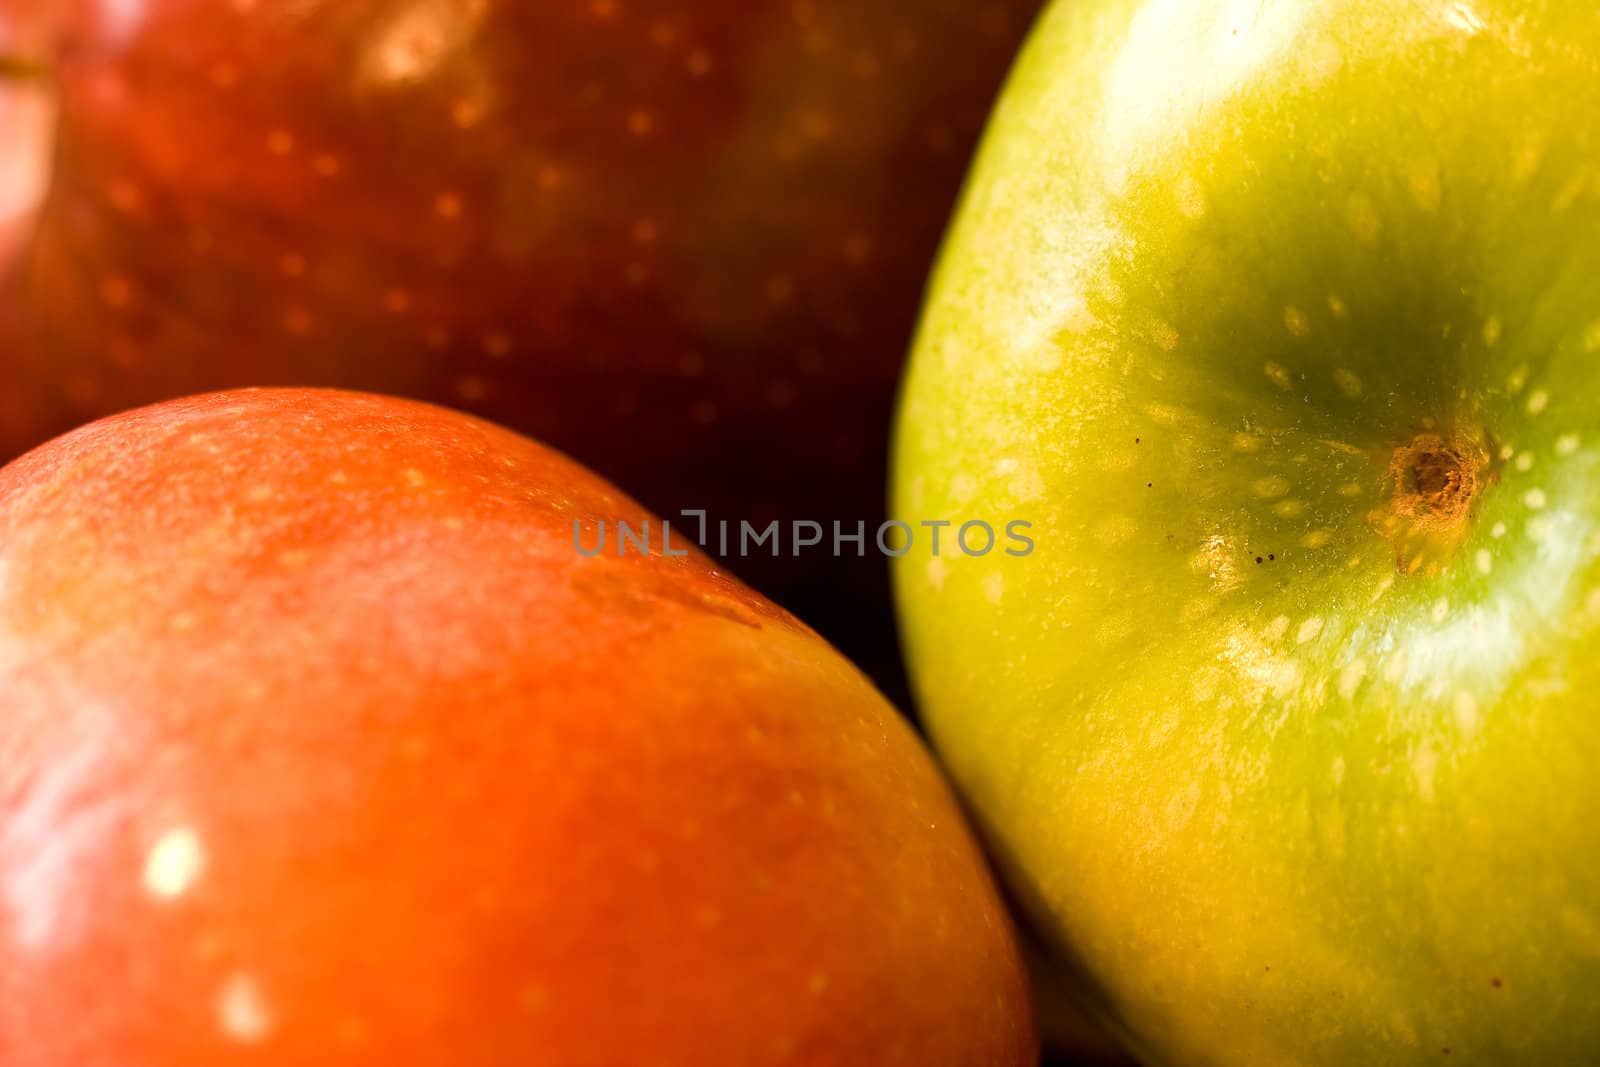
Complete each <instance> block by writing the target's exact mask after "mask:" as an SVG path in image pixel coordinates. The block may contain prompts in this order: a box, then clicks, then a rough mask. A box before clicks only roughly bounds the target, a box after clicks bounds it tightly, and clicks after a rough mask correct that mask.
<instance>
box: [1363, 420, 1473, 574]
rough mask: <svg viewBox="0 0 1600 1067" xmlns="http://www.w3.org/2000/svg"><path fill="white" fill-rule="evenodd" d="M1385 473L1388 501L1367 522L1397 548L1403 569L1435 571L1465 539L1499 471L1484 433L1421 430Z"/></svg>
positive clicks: (1396, 452) (1402, 447) (1396, 453)
mask: <svg viewBox="0 0 1600 1067" xmlns="http://www.w3.org/2000/svg"><path fill="white" fill-rule="evenodd" d="M1385 477H1386V480H1387V482H1388V484H1389V486H1390V493H1389V502H1388V505H1387V506H1386V507H1383V508H1379V509H1377V510H1375V511H1373V512H1372V513H1371V514H1369V515H1368V516H1367V522H1368V524H1369V525H1370V526H1371V527H1372V528H1373V530H1374V531H1375V532H1376V533H1377V534H1378V536H1379V537H1382V538H1383V539H1384V540H1386V541H1388V542H1390V543H1391V544H1393V545H1394V546H1395V565H1396V566H1397V567H1398V568H1399V570H1400V573H1402V574H1417V573H1428V574H1432V573H1435V572H1437V571H1438V570H1440V569H1441V568H1442V567H1443V566H1444V565H1445V564H1446V563H1448V562H1450V559H1451V557H1453V556H1454V555H1455V553H1456V550H1457V549H1458V548H1460V547H1461V543H1462V542H1463V541H1465V540H1466V537H1467V533H1468V531H1469V530H1470V529H1471V524H1472V514H1473V509H1474V508H1475V506H1476V505H1477V502H1478V499H1479V497H1480V496H1481V495H1482V493H1483V490H1484V489H1486V488H1487V487H1488V486H1489V485H1491V484H1493V482H1494V481H1495V478H1496V474H1495V472H1494V471H1493V470H1492V469H1491V467H1490V453H1489V450H1488V448H1487V447H1486V446H1485V444H1484V442H1483V440H1482V439H1481V438H1480V437H1475V436H1472V435H1470V434H1466V433H1456V434H1453V435H1451V436H1449V437H1445V436H1442V435H1440V434H1437V433H1420V434H1418V435H1417V436H1416V437H1414V438H1412V440H1411V441H1410V442H1408V443H1406V444H1404V445H1400V446H1397V447H1396V448H1395V450H1394V454H1393V456H1392V458H1391V459H1390V461H1389V467H1388V470H1387V472H1386V474H1385Z"/></svg>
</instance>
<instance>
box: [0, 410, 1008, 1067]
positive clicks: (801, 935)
mask: <svg viewBox="0 0 1600 1067" xmlns="http://www.w3.org/2000/svg"><path fill="white" fill-rule="evenodd" d="M602 518H603V519H605V520H606V521H608V522H610V521H613V520H615V519H617V518H628V519H630V520H631V521H633V522H635V523H637V522H638V521H639V520H641V519H642V518H644V514H643V512H642V509H640V508H639V507H638V506H637V505H635V504H633V503H632V502H631V501H630V500H628V499H627V498H626V497H624V496H623V495H622V494H621V493H619V492H617V491H616V490H614V489H612V488H611V487H610V486H609V485H607V484H606V483H604V482H601V481H600V480H599V479H597V478H595V477H594V476H592V475H590V474H588V473H587V472H585V471H584V470H583V469H581V468H579V467H578V466H576V465H575V464H573V463H572V462H570V461H569V460H567V459H565V458H563V457H560V456H558V455H557V454H555V453H553V452H551V451H548V450H546V449H545V448H543V447H542V446H539V445H536V444H534V443H532V442H531V441H528V440H526V439H524V438H521V437H518V436H515V435H513V434H511V433H509V432H507V431H505V430H501V429H499V428H497V427H494V426H491V425H489V424H487V423H483V422H479V421H477V420H474V419H470V418H468V417H466V416H462V415H458V414H456V413H453V412H449V411H446V410H443V409H440V408H435V407H431V406H424V405H420V404H415V403H412V402H406V401H396V400H389V399H384V398H378V397H372V396H365V395H357V394H346V393H334V392H316V391H303V390H289V391H263V392H239V393H231V394H221V395H212V396H207V397H203V398H199V399H194V400H184V401H179V402H174V403H169V404H166V405H163V406H160V407H156V408H153V409H146V410H141V411H136V412H134V413H131V414H127V415H123V416H119V417H116V418H113V419H110V420H107V421H105V422H101V423H98V424H95V425H92V426H90V427H88V428H86V429H84V430H81V431H78V432H75V433H73V434H71V435H69V436H67V437H65V438H62V439H60V440H57V441H55V442H53V443H51V444H50V445H48V446H46V447H44V448H42V449H40V450H38V451H35V452H33V453H31V454H30V455H28V456H26V457H24V458H23V459H21V460H19V461H17V462H16V463H14V464H12V465H11V466H10V467H8V468H6V469H4V470H3V471H0V546H3V547H0V960H3V961H4V966H3V967H0V1061H3V1062H4V1063H5V1064H6V1065H7V1067H190V1065H194V1067H201V1065H205V1067H214V1065H224V1064H235V1063H237V1064H262V1063H270V1064H272V1065H274V1067H311V1065H317V1067H321V1065H334V1064H338V1065H348V1067H364V1065H368V1064H371V1065H375V1067H376V1065H384V1067H390V1065H394V1064H407V1065H416V1067H434V1065H439V1067H479V1065H484V1067H488V1065H493V1067H501V1065H504V1067H520V1065H524V1064H533V1063H538V1064H557V1065H565V1064H573V1065H577V1064H584V1065H589V1064H594V1065H601V1064H618V1063H638V1062H654V1063H665V1064H683V1065H694V1064H728V1065H734V1064H750V1063H795V1064H835V1063H859V1064H863V1065H866V1064H880V1063H905V1064H924V1063H931V1064H971V1065H988V1064H995V1065H1013V1064H1015V1065H1023V1064H1027V1063H1029V1062H1030V1054H1031V1051H1032V1049H1031V1031H1030V1028H1029V1019H1028V1008H1027V999H1026V989H1025V985H1024V981H1023V977H1022V973H1021V969H1020V962H1019V959H1018V956H1017V953H1016V948H1015V945H1014V943H1013V941H1012V940H1011V934H1010V932H1009V927H1008V925H1007V919H1006V916H1005V914H1004V912H1003V910H1002V908H1001V905H1000V902H999V900H998V898H997V894H996V892H995V888H994V885H993V883H992V882H991V881H990V879H989V876H988V873H987V871H986V868H985V866H984V862H983V860H982V858H981V856H980V854H979V852H978V851H977V849H976V847H975V846H974V844H973V842H972V840H971V839H970V837H969V835H968V832H967V830H966V828H965V826H964V824H963V823H962V821H961V817H960V814H959V812H958V810H957V807H956V805H955V804H954V802H953V801H952V798H951V796H950V794H949V792H948V791H947V789H946V787H945V786H944V784H943V783H942V781H941V779H940V778H939V776H938V774H937V773H936V771H935V770H934V768H933V766H932V764H931V761H930V760H929V759H928V758H927V756H926V755H925V754H924V752H923V751H922V750H921V748H920V747H919V745H918V743H917V741H916V740H915V738H914V737H913V735H912V733H911V732H910V730H909V729H908V728H907V727H906V726H905V725H904V724H903V723H902V722H901V721H900V720H899V719H898V718H897V716H896V713H895V712H894V710H893V709H892V708H891V707H890V706H889V705H888V704H887V703H886V702H885V701H884V700H883V699H882V698H881V697H880V696H879V695H878V694H877V693H876V692H875V691H874V690H873V689H872V687H871V686H870V685H869V684H868V683H867V682H866V681H865V679H864V678H863V677H862V676H861V675H860V674H859V673H858V672H857V671H856V670H855V669H854V668H853V667H851V666H850V665H849V664H848V663H847V662H845V660H844V659H843V658H842V657H840V656H839V655H838V654H837V653H836V652H834V651H833V650H832V649H831V648H829V647H828V646H827V645H826V644H825V643H824V642H822V641H821V640H820V639H819V638H818V637H816V636H815V634H813V633H812V632H811V631H810V630H808V629H806V628H805V627H804V626H802V625H800V624H799V623H797V622H796V621H795V620H794V619H793V618H792V617H790V616H789V615H787V614H786V613H784V612H783V611H782V610H780V609H778V608H777V607H775V606H773V605H772V604H771V603H770V602H768V601H766V600H764V599H762V598H761V597H759V596H757V595H756V594H754V593H752V592H750V591H749V590H748V589H747V588H745V587H743V586H741V585H739V584H738V583H736V582H734V581H733V580H731V579H729V578H728V577H726V576H724V575H722V574H721V573H719V572H717V571H715V570H714V569H713V568H712V567H711V566H710V565H709V564H708V562H707V561H706V560H705V559H704V558H703V557H701V556H699V555H690V556H687V557H683V558H678V557H673V558H665V557H663V556H662V555H661V554H660V544H659V541H658V542H656V544H655V547H656V552H655V553H653V554H651V555H649V556H645V555H643V554H640V553H639V552H637V551H636V550H634V549H631V548H630V550H629V554H628V555H627V556H625V557H622V558H618V557H617V556H616V555H615V554H614V553H608V554H606V555H602V556H597V557H593V558H588V557H584V556H581V555H579V554H578V553H577V552H576V551H575V550H574V547H573V532H572V523H573V522H574V521H579V520H581V521H583V522H584V523H585V524H586V529H587V530H588V531H589V536H590V537H591V538H592V531H593V526H592V523H593V522H594V521H595V520H597V519H602ZM635 528H637V527H635ZM658 536H659V535H658ZM591 547H592V543H591Z"/></svg>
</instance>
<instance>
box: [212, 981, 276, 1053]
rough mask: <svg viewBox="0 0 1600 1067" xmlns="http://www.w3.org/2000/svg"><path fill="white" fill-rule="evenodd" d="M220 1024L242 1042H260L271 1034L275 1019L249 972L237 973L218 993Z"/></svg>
mask: <svg viewBox="0 0 1600 1067" xmlns="http://www.w3.org/2000/svg"><path fill="white" fill-rule="evenodd" d="M217 1026H218V1027H219V1028H220V1029H221V1030H222V1033H223V1034H224V1035H225V1036H226V1037H228V1038H229V1039H231V1040H233V1041H236V1042H238V1043H239V1044H241V1045H257V1044H260V1043H261V1042H262V1041H265V1040H266V1039H267V1038H268V1037H270V1036H271V1035H272V1031H273V1028H274V1026H275V1020H274V1019H273V1018H272V1011H271V1008H270V1006H269V1005H268V1004H267V1002H266V999H265V998H264V997H263V995H262V993H261V988H260V987H259V986H258V985H257V984H256V981H255V979H253V978H251V977H250V976H249V975H248V974H243V973H239V974H235V975H233V976H231V977H230V978H229V979H228V980H227V981H226V982H224V983H223V985H222V988H221V990H219V991H218V993H217Z"/></svg>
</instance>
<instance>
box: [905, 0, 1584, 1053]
mask: <svg viewBox="0 0 1600 1067" xmlns="http://www.w3.org/2000/svg"><path fill="white" fill-rule="evenodd" d="M1597 64H1600V16H1597V15H1596V14H1595V12H1594V10H1593V9H1592V8H1589V7H1578V6H1574V5H1560V4H1544V3H1528V2H1521V0H1468V2H1462V3H1450V4H1435V3H1420V2H1405V0H1328V2H1319V3H1303V4H1278V5H1248V4H1246V5H1241V4H1234V3H1224V2H1217V0H1211V2H1201V3H1187V4H1184V3H1176V2H1171V3H1169V2H1157V0H1143V2H1134V0H1095V2H1086V3H1074V2H1063V3H1059V4H1057V5H1055V7H1054V8H1053V9H1052V10H1051V11H1050V13H1049V14H1047V15H1046V16H1045V19H1044V21H1043V24H1042V26H1041V28H1040V30H1039V31H1038V34H1037V36H1036V38H1035V39H1034V40H1033V42H1032V44H1031V45H1030V47H1029V49H1028V50H1027V51H1026V53H1025V56H1024V58H1023V60H1022V61H1021V65H1020V67H1019V70H1018V72H1017V75H1016V77H1015V80H1014V82H1013V83H1012V85H1011V87H1010V89H1009V90H1008V96H1007V98H1006V99H1005V100H1004V101H1003V102H1002V103H1001V105H1000V109H999V112H998V115H997V118H996V121H995V124H994V126H993V127H992V130H991V132H990V134H989V135H988V140H987V144H986V147H985V148H984V149H983V150H982V154H981V158H980V162H979V164H978V166H977V171H976V174H975V177H974V179H973V184H972V186H971V187H970V194H969V199H968V200H967V202H966V205H965V208H964V211H963V213H962V215H961V217H960V220H959V222H958V223H957V224H956V228H955V231H954V235H953V237H952V239H951V243H950V245H949V246H948V252H947V254H946V255H945V257H944V259H943V262H942V265H941V267H940V270H939V273H938V278H937V281H936V282H935V287H934V291H933V295H932V298H931V304H930V308H929V310H928V313H927V318H926V321H925V325H924V328H923V330H922V333H921V337H920V341H919V344H918V347H917V351H916V354H915V356H914V359H913V367H912V370H911V372H910V379H909V384H908V386H907V393H906V400H905V406H904V413H903V422H902V424H901V426H900V430H899V438H898V446H897V447H898V459H897V465H898V466H897V480H896V490H895V499H896V503H897V509H896V510H897V511H898V512H899V513H900V514H902V515H903V516H904V517H905V518H906V519H923V518H926V519H957V518H962V517H988V518H990V519H991V520H999V519H1009V518H1012V517H1019V518H1024V519H1029V520H1032V521H1033V522H1034V523H1035V526H1036V528H1035V531H1034V533H1035V538H1036V542H1037V546H1038V547H1037V550H1036V551H1035V552H1034V553H1033V554H1032V555H1031V556H1029V557H1027V558H1024V559H1015V558H1008V557H1006V556H1004V555H1002V554H1000V553H998V552H996V553H993V554H991V555H989V556H986V557H982V558H968V557H964V556H962V555H960V554H959V553H955V552H950V553H947V554H946V555H945V556H943V557H942V558H940V559H937V560H936V559H934V558H932V556H931V554H930V553H929V551H928V550H927V547H926V545H925V544H924V547H923V548H922V550H921V551H914V552H913V553H912V554H910V555H908V556H907V557H905V558H904V559H903V560H901V561H900V564H901V566H900V569H899V570H898V572H897V584H898V590H899V594H900V600H901V603H902V607H903V616H904V620H905V623H906V627H907V638H908V645H909V650H910V653H911V656H912V659H913V664H914V665H913V671H914V674H915V681H916V684H917V688H918V690H919V691H920V696H921V706H922V710H923V711H924V713H925V715H926V719H927V722H928V723H929V725H930V728H931V730H932V733H933V736H934V738H935V739H936V741H937V744H938V747H939V748H940V749H941V750H942V753H943V755H944V756H945V758H946V760H947V761H948V763H949V765H950V766H951V768H952V769H953V771H954V774H955V775H956V777H957V779H958V780H959V782H960V783H961V785H962V786H963V787H964V788H965V791H966V794H967V797H968V798H969V800H970V802H971V803H972V805H973V807H974V808H975V810H976V812H977V815H978V818H979V819H980V820H981V822H982V824H983V825H984V827H985V828H986V830H987V831H988V832H989V834H990V835H991V839H992V841H993V843H994V845H995V847H996V850H997V852H998V853H999V854H1000V855H1001V857H1002V858H1003V862H1004V864H1005V866H1006V867H1007V869H1008V872H1009V874H1010V875H1011V877H1012V880H1013V885H1014V887H1015V888H1016V890H1017V892H1018V893H1019V895H1020V896H1022V897H1024V898H1025V899H1026V900H1027V901H1028V903H1029V905H1030V909H1031V911H1032V914H1033V916H1034V918H1035V919H1036V920H1037V921H1038V923H1039V925H1040V926H1041V927H1043V928H1044V929H1045V930H1047V931H1048V933H1049V935H1050V936H1051V937H1052V938H1053V940H1054V945H1055V948H1056V951H1057V957H1058V960H1059V961H1060V962H1061V965H1062V968H1063V970H1064V971H1072V972H1074V973H1079V974H1083V975H1086V976H1087V977H1088V978H1089V980H1090V981H1089V985H1090V987H1091V988H1092V990H1093V995H1094V996H1095V998H1096V999H1097V1001H1098V1003H1099V1004H1100V1006H1101V1008H1102V1009H1103V1010H1104V1011H1105V1013H1106V1014H1107V1015H1108V1016H1109V1017H1111V1018H1112V1019H1113V1020H1115V1021H1116V1023H1117V1024H1118V1025H1119V1026H1120V1027H1121V1028H1122V1029H1123V1030H1124V1031H1125V1032H1126V1033H1127V1034H1129V1035H1130V1037H1131V1038H1132V1039H1133V1040H1134V1042H1135V1043H1136V1045H1137V1047H1138V1048H1139V1049H1140V1050H1141V1051H1142V1053H1143V1056H1144V1058H1145V1059H1146V1060H1147V1061H1148V1062H1149V1063H1151V1064H1160V1065H1174V1067H1176V1065H1185V1067H1200V1065H1206V1067H1212V1065H1228V1067H1251V1065H1273V1067H1280V1065H1283V1064H1299V1065H1307V1067H1310V1065H1321V1064H1326V1065H1346V1064H1356V1063H1372V1064H1378V1063H1382V1064H1423V1063H1444V1062H1470V1063H1480V1064H1497V1065H1499V1064H1508V1065H1509V1064H1532V1063H1539V1064H1563V1065H1577V1064H1586V1063H1591V1062H1593V1060H1594V1057H1595V1050H1596V1049H1600V848H1597V847H1596V846H1597V843H1600V838H1597V837H1596V826H1597V824H1600V784H1597V781H1596V777H1595V774H1594V767H1595V765H1596V762H1597V761H1600V716H1597V714H1596V708H1597V705H1596V693H1597V691H1600V560H1597V556H1600V482H1597V478H1596V476H1597V465H1600V389H1597V379H1596V373H1597V371H1596V368H1597V367H1600V363H1597V360H1596V356H1597V350H1600V325H1597V321H1596V320H1597V319H1600V311H1597V305H1596V303H1595V300H1594V279H1595V277H1596V276H1597V272H1600V185H1597V184H1596V182H1595V178H1596V174H1597V169H1596V168H1597V165H1600V140H1597V128H1596V126H1595V123H1594V118H1593V116H1594V115H1595V114H1596V105H1597V104H1600V99H1597V86H1600V83H1597V82H1596V80H1595V78H1594V70H1595V69H1596V66H1597Z"/></svg>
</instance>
